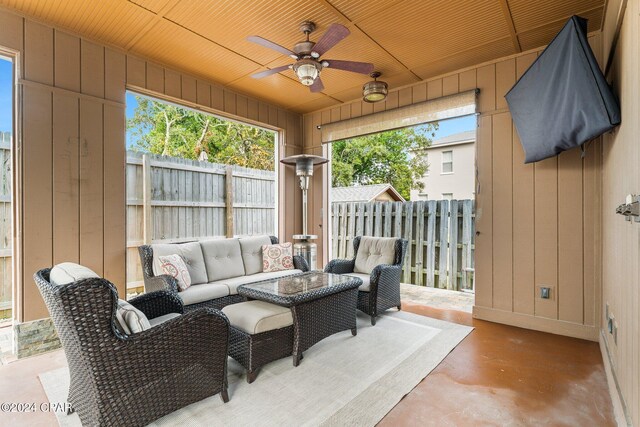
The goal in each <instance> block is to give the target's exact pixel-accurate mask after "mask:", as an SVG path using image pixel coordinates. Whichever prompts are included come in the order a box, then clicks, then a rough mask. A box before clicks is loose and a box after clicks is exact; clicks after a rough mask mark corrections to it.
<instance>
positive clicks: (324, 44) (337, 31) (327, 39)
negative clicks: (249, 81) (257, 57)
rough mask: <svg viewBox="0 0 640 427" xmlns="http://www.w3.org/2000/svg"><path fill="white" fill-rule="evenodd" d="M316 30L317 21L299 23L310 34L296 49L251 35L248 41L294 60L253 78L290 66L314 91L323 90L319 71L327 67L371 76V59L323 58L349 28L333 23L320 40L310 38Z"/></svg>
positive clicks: (307, 34)
mask: <svg viewBox="0 0 640 427" xmlns="http://www.w3.org/2000/svg"><path fill="white" fill-rule="evenodd" d="M315 29H316V24H314V23H313V22H311V21H304V22H303V23H302V24H300V30H301V31H302V32H303V33H304V34H305V36H306V37H307V39H306V40H304V41H301V42H298V43H296V44H295V46H293V50H289V49H287V48H286V47H282V46H280V45H279V44H276V43H274V42H272V41H269V40H267V39H265V38H262V37H260V36H249V37H247V40H249V41H250V42H253V43H257V44H259V45H260V46H264V47H268V48H269V49H273V50H275V51H277V52H280V53H282V54H284V55H288V56H290V57H291V58H293V59H295V60H296V62H294V63H293V64H291V65H283V66H281V67H276V68H272V69H270V70H266V71H262V72H260V73H256V74H253V75H252V76H251V77H253V78H254V79H261V78H263V77H267V76H270V75H272V74H276V73H279V72H281V71H284V70H286V69H288V68H291V69H293V71H294V73H296V76H297V77H298V79H299V80H300V83H302V84H303V85H305V86H309V89H310V90H311V92H320V91H322V90H323V89H324V85H323V84H322V80H320V72H321V71H322V70H323V69H324V68H333V69H336V70H344V71H351V72H353V73H360V74H366V75H369V74H371V73H372V72H373V64H370V63H368V62H356V61H341V60H338V59H321V58H320V57H321V56H322V55H324V54H325V53H326V52H327V51H328V50H329V49H331V48H332V47H334V46H335V45H337V44H338V43H339V42H340V41H342V40H343V39H344V38H345V37H347V36H348V35H349V34H351V32H350V31H349V29H348V28H347V27H345V26H344V25H340V24H331V26H329V29H327V31H326V32H325V33H324V35H323V36H322V37H321V38H320V40H318V41H317V42H315V43H314V42H312V41H310V40H309V34H311V33H312V32H313V31H314V30H315Z"/></svg>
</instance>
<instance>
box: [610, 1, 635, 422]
mask: <svg viewBox="0 0 640 427" xmlns="http://www.w3.org/2000/svg"><path fill="white" fill-rule="evenodd" d="M620 4H621V1H620V0H614V1H610V2H608V6H607V12H606V22H605V27H604V30H603V38H604V42H605V45H606V46H607V50H608V49H609V47H610V44H611V40H612V38H613V35H614V33H615V28H616V24H617V18H618V11H619V8H620ZM610 74H611V75H610V76H609V80H610V81H611V83H612V85H613V88H614V91H615V93H616V94H617V96H618V97H619V98H620V106H621V110H622V123H621V125H620V127H618V128H617V129H616V130H615V131H614V132H612V133H610V134H607V135H605V137H604V144H603V154H604V155H603V181H602V183H603V184H602V185H603V197H602V200H603V203H602V250H603V260H602V261H603V262H602V265H603V272H602V273H603V279H602V283H603V284H602V286H603V298H602V311H601V313H602V337H601V340H603V341H601V345H602V346H603V354H604V356H605V363H609V362H610V366H611V368H612V371H613V372H614V375H615V378H616V379H617V383H618V384H617V385H618V388H619V391H620V395H621V396H620V397H621V399H620V400H621V401H622V402H623V404H624V405H625V406H626V410H627V416H628V417H629V419H628V420H627V421H630V422H631V425H640V224H639V223H636V222H627V221H625V220H624V218H623V217H622V216H620V215H617V214H616V213H615V209H616V207H617V206H618V205H620V204H621V203H624V200H625V197H626V196H627V194H640V168H639V167H638V165H640V121H639V119H638V118H639V117H640V80H639V79H638V75H640V3H639V2H638V1H629V2H628V3H627V10H626V13H625V15H624V20H623V21H622V30H621V33H620V39H619V42H618V46H617V49H616V52H615V56H614V62H613V67H612V71H611V73H610ZM607 304H608V306H609V314H610V315H611V316H612V318H613V322H614V324H615V325H616V327H617V339H615V338H614V335H612V334H610V333H609V332H608V330H607V327H606V326H607V319H606V311H607V310H606V306H607ZM607 353H608V354H607ZM610 386H611V388H612V395H613V396H614V402H616V399H615V397H616V395H617V394H618V392H617V390H616V385H615V384H611V383H610Z"/></svg>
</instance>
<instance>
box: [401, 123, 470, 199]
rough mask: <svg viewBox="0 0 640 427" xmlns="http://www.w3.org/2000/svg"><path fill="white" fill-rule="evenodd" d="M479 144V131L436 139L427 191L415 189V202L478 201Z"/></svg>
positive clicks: (425, 179) (424, 179)
mask: <svg viewBox="0 0 640 427" xmlns="http://www.w3.org/2000/svg"><path fill="white" fill-rule="evenodd" d="M475 143H476V131H475V130H471V131H466V132H460V133H455V134H453V135H449V136H447V137H444V138H440V139H437V140H435V141H434V142H433V143H432V144H431V146H430V147H429V148H428V149H427V160H428V162H429V170H428V172H427V173H426V174H425V175H424V176H423V177H422V179H421V181H422V182H423V183H424V189H422V190H411V200H442V199H449V200H451V199H456V200H462V199H473V198H475V170H476V167H475V158H476V147H475V146H476V144H475Z"/></svg>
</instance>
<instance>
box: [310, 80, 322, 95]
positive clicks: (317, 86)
mask: <svg viewBox="0 0 640 427" xmlns="http://www.w3.org/2000/svg"><path fill="white" fill-rule="evenodd" d="M309 90H311V92H314V93H315V92H322V91H323V90H324V85H323V84H322V80H321V79H320V76H318V77H316V80H315V81H314V82H313V84H312V85H311V86H309Z"/></svg>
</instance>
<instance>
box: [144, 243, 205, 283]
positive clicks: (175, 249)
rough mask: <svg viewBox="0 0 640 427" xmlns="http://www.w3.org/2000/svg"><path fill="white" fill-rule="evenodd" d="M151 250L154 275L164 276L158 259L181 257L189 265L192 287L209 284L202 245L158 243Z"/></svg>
mask: <svg viewBox="0 0 640 427" xmlns="http://www.w3.org/2000/svg"><path fill="white" fill-rule="evenodd" d="M151 249H153V274H154V275H156V276H160V275H161V274H164V273H163V272H162V266H161V265H160V261H159V259H158V257H161V256H167V255H180V256H181V257H182V259H184V261H185V263H186V264H187V270H189V277H191V284H192V285H198V284H200V283H207V282H209V280H207V269H206V267H205V265H204V257H203V256H202V249H201V248H200V243H198V242H189V243H179V244H178V243H156V244H153V245H151Z"/></svg>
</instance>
